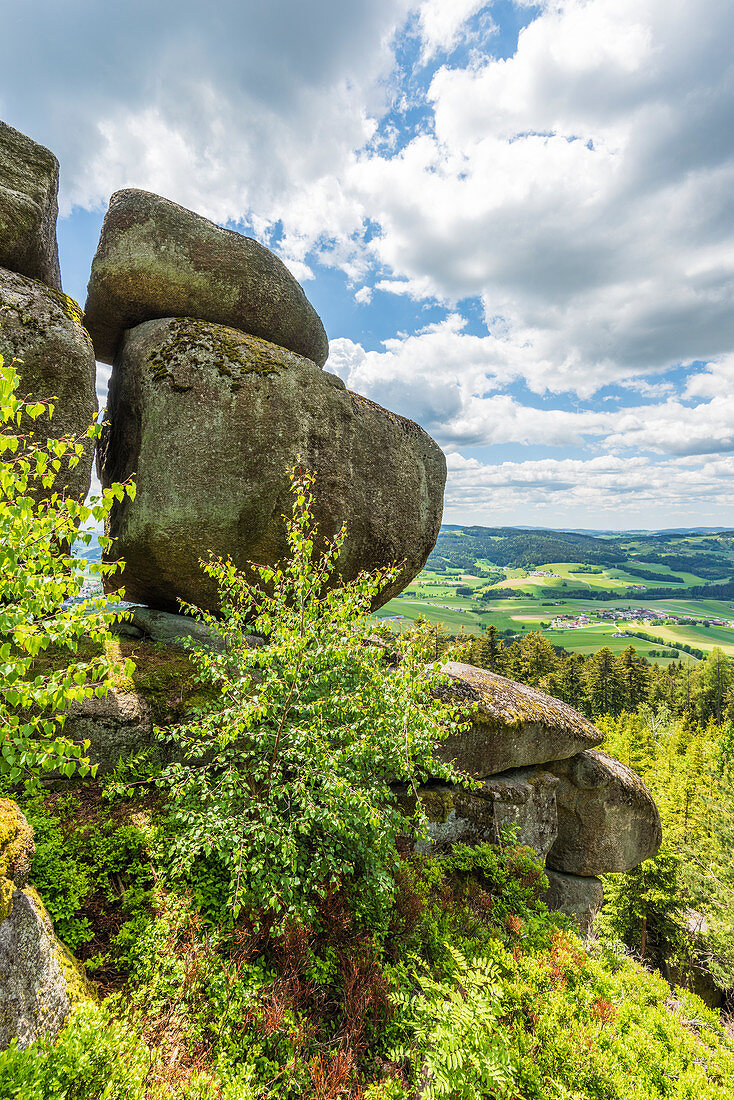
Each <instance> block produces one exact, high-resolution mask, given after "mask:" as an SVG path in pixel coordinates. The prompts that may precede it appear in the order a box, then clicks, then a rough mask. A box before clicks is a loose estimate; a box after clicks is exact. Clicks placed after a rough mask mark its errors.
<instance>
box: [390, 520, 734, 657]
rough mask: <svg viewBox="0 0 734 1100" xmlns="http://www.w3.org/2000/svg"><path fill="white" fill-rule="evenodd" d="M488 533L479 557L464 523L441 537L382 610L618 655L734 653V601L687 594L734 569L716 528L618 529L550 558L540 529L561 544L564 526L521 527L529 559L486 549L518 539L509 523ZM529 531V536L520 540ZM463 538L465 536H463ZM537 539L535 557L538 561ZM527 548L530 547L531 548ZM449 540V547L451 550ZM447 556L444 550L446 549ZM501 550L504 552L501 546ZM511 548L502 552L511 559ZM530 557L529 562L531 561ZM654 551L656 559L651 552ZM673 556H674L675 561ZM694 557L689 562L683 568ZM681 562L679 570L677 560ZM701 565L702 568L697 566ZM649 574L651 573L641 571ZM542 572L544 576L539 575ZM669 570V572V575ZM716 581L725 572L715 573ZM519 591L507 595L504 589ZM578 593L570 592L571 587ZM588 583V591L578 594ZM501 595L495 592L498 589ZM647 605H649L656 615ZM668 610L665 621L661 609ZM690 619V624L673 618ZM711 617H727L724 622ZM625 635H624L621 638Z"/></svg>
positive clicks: (522, 552)
mask: <svg viewBox="0 0 734 1100" xmlns="http://www.w3.org/2000/svg"><path fill="white" fill-rule="evenodd" d="M472 530H474V531H479V532H483V533H485V534H484V537H483V538H482V540H481V541H479V540H478V542H477V546H478V549H479V548H481V553H482V556H477V557H475V558H473V559H472V557H471V553H470V552H468V551H467V550H466V545H467V543H466V539H465V538H463V536H464V533H463V532H460V531H450V532H448V534H447V535H446V536H444V535H443V533H442V535H441V536H440V538H439V543H438V544H437V550H436V551H434V554H432V555H431V558H430V559H429V562H428V567H427V568H426V569H424V570H423V572H422V573H420V574H419V575H418V577H416V578H415V580H413V581H412V582H411V584H410V585H408V586H407V588H406V589H405V591H404V592H402V593H401V594H400V596H398V597H396V598H395V599H393V600H391V601H390V602H389V603H388V604H387V605H386V606H385V607H383V608H382V609H381V610H380V611H379V612H378V613H377V615H376V617H377V618H378V619H382V620H386V621H387V622H388V623H389V624H390V625H391V626H392V627H393V628H395V629H406V628H407V627H408V626H410V624H411V623H412V622H413V621H414V620H415V619H416V618H418V617H420V616H422V617H424V618H426V619H427V620H428V621H429V622H433V623H437V624H441V625H442V626H443V627H444V628H445V629H446V630H447V631H448V632H449V633H452V634H457V633H460V632H462V631H463V632H464V633H466V634H476V633H481V632H482V631H483V630H485V629H486V628H487V627H488V626H490V625H494V626H495V627H496V628H497V630H498V631H499V632H501V633H503V634H504V635H505V636H510V635H513V636H517V635H522V634H525V633H528V632H530V631H535V630H542V631H543V632H544V633H546V634H547V636H548V639H549V641H551V642H552V644H553V645H557V646H560V647H562V648H563V649H565V650H567V651H568V652H570V653H582V654H588V653H593V652H595V651H596V650H598V649H600V648H601V647H602V646H608V647H609V648H610V649H611V650H612V652H614V653H621V652H622V650H624V649H625V648H626V647H627V646H629V645H634V646H635V648H636V649H637V651H638V653H640V654H641V655H642V656H645V657H647V658H648V659H649V660H650V661H653V662H655V663H657V664H663V665H664V664H668V663H670V662H671V661H673V660H678V659H681V660H684V661H689V662H694V663H695V662H696V661H697V658H696V657H695V656H693V655H691V654H687V653H684V652H683V651H681V650H678V649H677V648H676V647H677V646H681V645H688V646H691V647H693V648H695V649H698V650H701V651H702V652H703V653H708V652H710V651H711V650H712V649H713V648H714V646H719V647H720V648H721V649H723V651H724V652H725V653H727V654H728V655H734V625H732V624H734V600H732V599H721V600H716V599H710V598H708V599H696V598H692V597H688V598H687V597H686V593H687V592H688V591H689V590H691V589H693V590H695V589H698V588H701V587H702V586H705V585H707V584H711V583H712V576H713V575H715V574H718V576H719V577H721V580H722V583H723V582H725V581H727V580H729V579H730V578H731V576H732V575H734V553H733V551H732V544H731V542H730V541H729V540H728V539H723V538H722V539H712V538H711V537H710V536H696V535H687V536H670V535H666V536H661V537H660V539H658V540H655V539H653V538H652V536H645V537H644V538H642V537H641V538H638V539H634V538H630V539H627V540H622V539H620V538H619V537H618V536H614V537H612V536H608V537H607V539H606V541H604V540H602V539H601V538H593V539H592V538H586V539H580V538H579V537H578V536H575V539H576V541H575V542H574V541H571V536H570V535H569V536H568V539H569V541H568V546H569V547H570V548H571V550H572V551H573V556H575V557H576V558H578V557H579V556H582V555H580V554H579V552H578V547H579V544H580V545H581V546H582V547H583V548H587V547H588V548H589V560H587V561H579V560H576V561H543V560H540V559H538V557H537V548H538V547H539V546H540V547H542V545H543V542H542V541H539V537H541V538H542V537H543V536H548V537H551V535H552V540H553V541H552V545H553V546H554V547H558V546H563V545H564V543H563V541H562V540H563V538H564V536H563V535H562V534H559V533H557V532H553V533H550V532H532V533H527V532H526V533H523V532H519V531H516V532H514V538H515V540H516V542H517V545H518V553H517V555H516V556H517V557H518V559H520V558H525V559H526V562H525V563H523V564H519V562H515V563H512V562H510V563H508V564H500V563H499V562H497V561H494V560H492V558H491V557H489V556H488V555H487V552H486V551H487V548H489V549H490V551H491V548H492V546H493V545H497V546H499V545H500V543H501V544H502V547H503V551H504V549H505V546H506V544H507V543H508V542H509V543H511V539H512V536H513V533H511V534H510V536H509V537H508V531H507V529H497V530H498V531H499V532H500V533H501V535H502V538H501V539H500V535H499V534H498V535H494V534H492V532H493V530H494V529H486V528H478V529H472ZM523 534H525V535H526V536H527V537H526V538H525V539H523V537H522V536H523ZM456 536H462V538H461V539H460V540H457V538H456ZM612 541H613V544H614V546H615V547H616V548H617V549H616V554H612V553H610V552H608V553H607V554H606V556H607V557H609V558H611V557H612V556H616V558H617V560H616V561H612V560H609V561H605V560H604V557H605V554H604V552H603V551H602V552H599V550H598V547H599V546H601V547H605V546H606V547H609V546H610V544H611V543H612ZM454 545H460V546H461V548H462V549H461V551H460V553H458V554H457V553H456V552H455V551H454V552H453V558H454V559H457V558H458V561H459V564H457V565H453V564H452V547H453V546H454ZM534 546H535V547H536V563H533V561H532V553H533V550H532V548H533V547H534ZM524 547H526V549H524ZM447 548H448V549H447ZM442 552H443V553H444V554H445V555H446V556H444V557H441V553H442ZM498 556H500V555H499V554H498ZM507 556H508V555H507V554H506V552H505V557H507ZM528 558H530V561H529V562H528V561H527V559H528ZM648 558H651V559H652V560H647V559H648ZM668 561H670V562H671V563H672V564H668V563H667V562H668ZM689 562H690V563H691V567H690V568H684V566H685V565H687V564H688V563H689ZM673 565H675V566H676V568H673V567H672V566H673ZM694 566H695V568H696V569H701V572H695V571H694ZM645 572H648V573H649V574H651V575H652V577H650V578H648V577H645V576H643V575H642V574H643V573H645ZM542 574H545V575H542ZM668 578H670V579H668ZM717 580H718V578H717ZM651 587H654V588H655V589H661V588H668V587H669V588H670V598H669V599H655V600H654V601H653V600H646V591H647V589H648V588H651ZM508 590H509V591H513V592H516V593H517V596H516V597H513V598H510V599H508V598H506V597H504V596H503V593H506V592H507V591H508ZM564 590H566V591H568V590H570V591H572V592H573V593H574V595H573V596H572V597H569V596H568V595H566V592H565V591H564ZM584 590H585V591H587V592H588V593H589V598H586V599H585V598H584V597H583V596H582V595H578V593H579V592H580V591H584ZM599 590H603V591H605V592H613V593H615V594H616V593H618V594H619V598H618V599H607V600H599V599H595V598H594V594H595V592H597V591H599ZM494 591H496V592H497V597H493V592H494ZM642 609H646V610H650V611H651V612H652V614H651V615H650V616H649V617H644V616H643V615H642ZM613 611H618V612H628V613H629V614H628V615H626V614H625V615H624V616H622V615H620V618H619V619H618V620H616V621H615V620H613V619H611V618H609V617H608V616H609V613H610V612H613ZM583 615H585V616H587V617H588V619H589V620H590V621H589V622H588V624H584V625H582V626H576V627H570V626H564V625H560V624H559V625H557V626H554V625H552V624H553V623H554V620H556V619H563V618H566V619H568V618H574V619H575V618H577V617H578V616H583ZM661 615H662V616H665V618H664V619H662V620H661V618H660V616H661ZM676 618H677V619H682V618H686V619H688V620H691V621H688V622H680V621H675V620H676ZM711 620H723V622H724V623H725V625H720V623H717V624H714V623H713V622H712V621H711ZM640 632H642V633H646V634H649V635H653V636H654V637H655V639H659V640H656V641H649V640H646V639H643V638H640V637H638V636H637V635H639V633H640ZM618 635H622V636H618Z"/></svg>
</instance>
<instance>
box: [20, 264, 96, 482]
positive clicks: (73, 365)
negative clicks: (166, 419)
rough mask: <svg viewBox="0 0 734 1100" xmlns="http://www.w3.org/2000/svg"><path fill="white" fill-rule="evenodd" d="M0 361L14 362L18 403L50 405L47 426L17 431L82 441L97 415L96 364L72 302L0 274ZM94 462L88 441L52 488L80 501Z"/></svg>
mask: <svg viewBox="0 0 734 1100" xmlns="http://www.w3.org/2000/svg"><path fill="white" fill-rule="evenodd" d="M0 355H1V356H2V357H3V359H4V361H5V363H6V364H10V363H11V362H12V361H13V360H16V361H17V364H18V366H17V369H18V373H19V375H20V387H19V394H20V396H21V397H28V396H30V397H33V398H34V399H36V400H50V399H51V398H54V399H55V400H54V406H55V407H54V413H53V416H52V417H51V419H50V420H49V418H48V417H47V416H42V417H41V418H40V419H38V420H35V421H28V422H27V423H25V422H24V423H23V424H22V430H24V431H31V432H33V433H34V435H35V436H36V437H37V438H38V439H39V440H44V441H45V440H46V439H47V438H48V437H51V438H53V439H58V438H60V437H61V436H64V435H65V436H72V437H74V438H79V437H80V436H82V435H83V433H84V432H85V431H86V429H87V428H88V427H89V425H90V424H91V423H93V421H94V419H95V417H96V415H97V395H96V393H95V388H94V381H95V362H94V351H93V349H92V342H91V340H90V339H89V335H88V333H87V331H86V329H85V328H84V326H83V325H82V316H81V310H80V309H79V307H78V306H77V304H76V302H74V300H73V299H72V298H69V297H67V295H66V294H62V293H61V292H60V291H58V290H55V289H53V288H51V287H49V286H46V285H44V283H41V282H39V281H37V280H36V279H31V278H29V277H28V276H26V275H20V274H18V273H17V272H14V271H7V270H5V269H3V268H0ZM93 459H94V443H93V441H91V440H87V441H86V445H85V451H84V456H83V458H82V460H81V461H80V462H79V464H78V465H77V466H76V467H75V468H73V469H69V468H67V467H66V466H65V465H62V469H61V472H60V474H59V477H58V479H57V483H56V485H55V488H56V489H60V488H61V486H62V485H64V486H66V488H67V490H68V492H69V493H70V495H71V496H73V497H74V498H76V499H77V500H83V499H84V497H85V496H86V495H87V492H88V491H89V483H90V477H91V471H92V462H93Z"/></svg>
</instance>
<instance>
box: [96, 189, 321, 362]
mask: <svg viewBox="0 0 734 1100" xmlns="http://www.w3.org/2000/svg"><path fill="white" fill-rule="evenodd" d="M159 317H193V318H198V319H200V320H203V321H212V322H214V323H216V324H220V325H227V326H228V327H230V328H236V329H239V330H240V331H242V332H247V333H251V334H252V335H253V336H259V337H260V338H261V339H263V340H268V341H270V342H271V343H273V344H278V345H280V346H281V347H284V348H287V349H288V350H290V351H293V352H296V353H297V354H298V355H303V356H305V357H307V358H308V359H312V360H313V362H314V363H316V364H317V365H318V366H322V365H323V364H324V363H325V362H326V358H327V356H328V354H329V344H328V340H327V339H326V333H325V332H324V328H323V325H322V324H321V321H320V320H319V317H318V315H317V313H316V311H315V310H314V308H313V306H312V305H311V304H310V302H309V301H308V299H307V298H306V295H305V294H304V293H303V290H302V289H301V287H300V286H299V284H298V283H297V282H296V280H295V279H294V278H293V276H292V275H291V273H290V272H289V271H288V268H287V267H286V266H285V264H284V263H282V262H281V260H279V259H278V257H277V256H275V255H274V254H273V253H272V252H270V250H269V249H267V248H264V247H263V245H261V244H259V243H258V242H257V241H254V240H252V239H251V238H250V237H243V236H242V235H241V234H240V233H234V232H232V230H229V229H220V227H219V226H218V225H215V224H214V223H213V222H210V221H207V219H206V218H202V217H200V216H199V215H198V214H194V213H193V212H192V211H190V210H185V209H184V207H182V206H178V205H177V204H176V203H174V202H169V201H168V199H163V198H161V197H160V196H159V195H153V194H151V193H150V192H148V191H136V190H127V191H117V192H116V193H115V194H114V195H113V196H112V198H111V199H110V206H109V210H108V212H107V216H106V217H105V220H104V225H103V227H102V235H101V237H100V241H99V246H98V248H97V253H96V255H95V257H94V260H93V262H92V274H91V278H90V280H89V290H88V297H87V303H86V306H85V310H84V321H85V324H86V326H87V328H88V329H89V332H90V333H91V336H92V340H93V341H94V347H95V351H96V353H97V358H98V359H101V360H102V361H103V362H105V363H112V362H113V360H114V358H115V354H116V352H117V349H118V346H119V344H120V342H121V340H122V338H123V335H124V333H125V330H126V329H129V328H135V327H136V326H137V325H139V324H141V323H142V322H143V321H151V320H154V319H156V318H159Z"/></svg>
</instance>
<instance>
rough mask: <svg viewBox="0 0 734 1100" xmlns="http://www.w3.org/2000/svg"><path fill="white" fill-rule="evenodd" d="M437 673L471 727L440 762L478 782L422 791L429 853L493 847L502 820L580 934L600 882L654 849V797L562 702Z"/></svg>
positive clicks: (458, 668) (549, 897)
mask: <svg viewBox="0 0 734 1100" xmlns="http://www.w3.org/2000/svg"><path fill="white" fill-rule="evenodd" d="M442 671H443V672H444V673H445V674H446V676H447V677H448V681H447V683H446V684H445V685H444V686H442V687H441V688H440V689H439V695H440V696H441V697H442V698H445V699H446V700H447V702H451V703H453V704H459V705H460V707H461V709H462V710H464V712H465V714H466V715H467V716H468V718H469V719H470V721H469V724H468V725H467V727H466V728H465V729H464V730H463V731H462V732H460V733H458V734H455V735H453V736H452V737H451V738H449V739H448V740H446V741H444V742H443V744H442V745H441V746H440V756H441V758H442V759H443V760H445V761H447V762H452V763H453V764H454V765H455V766H456V767H457V768H458V769H459V770H460V771H465V772H468V773H469V774H470V775H471V776H472V777H473V778H475V779H481V780H483V782H482V784H481V788H480V790H470V791H465V790H461V789H459V788H456V789H455V788H453V787H449V786H447V785H446V784H429V785H428V786H427V787H426V788H425V792H426V812H427V814H428V817H429V829H428V837H429V839H428V847H429V848H437V849H439V850H440V848H441V847H442V846H444V847H445V846H446V845H447V844H450V843H456V842H457V841H464V842H469V843H477V842H478V841H481V840H490V841H491V840H493V839H495V838H496V836H497V829H498V827H501V826H502V825H503V824H504V823H509V824H514V825H517V826H519V834H518V840H519V841H520V842H521V843H525V844H528V845H529V846H530V847H531V848H533V849H534V850H535V851H536V852H537V854H538V855H539V856H541V857H543V858H545V859H546V862H547V867H548V878H549V888H548V890H547V891H546V895H545V900H546V902H547V904H548V906H549V907H550V908H552V909H558V910H560V911H561V912H564V913H566V914H567V915H568V916H570V917H571V918H572V919H573V920H574V921H575V923H576V924H577V926H578V927H579V929H580V931H581V932H582V933H583V934H586V933H587V932H588V931H589V929H590V927H591V923H592V921H593V918H594V916H595V915H596V913H597V912H598V910H599V908H600V907H601V904H602V900H603V887H602V883H601V882H600V881H599V879H598V877H597V876H598V875H600V874H605V873H609V872H614V871H626V870H629V869H630V868H632V867H635V866H637V864H638V863H641V862H642V861H643V860H645V859H649V858H650V857H651V856H653V855H655V853H656V852H657V850H658V848H659V847H660V843H661V840H662V829H661V825H660V815H659V814H658V810H657V806H656V805H655V802H654V800H653V799H652V797H651V795H650V793H649V792H648V790H647V788H646V787H645V785H644V784H643V782H642V780H641V779H640V778H639V776H637V775H636V774H635V773H634V772H633V771H631V769H630V768H627V767H625V766H624V765H623V764H620V763H619V762H618V761H617V760H615V759H614V758H613V757H610V756H607V755H606V753H603V752H599V751H598V750H597V749H596V748H595V747H594V746H596V745H598V744H600V743H601V741H602V735H601V734H600V733H599V731H598V730H597V729H596V727H595V726H593V725H592V723H591V722H589V721H588V719H586V718H584V716H583V715H581V714H579V713H578V711H575V710H573V709H572V708H571V707H569V706H568V705H567V704H565V703H563V702H561V701H560V700H558V699H554V698H552V697H551V696H549V695H545V694H544V693H543V692H541V691H537V690H536V689H534V688H529V687H526V686H524V685H523V684H518V683H515V682H514V681H513V680H508V679H506V678H505V677H504V676H497V675H495V674H494V673H492V672H487V671H486V670H484V669H480V668H474V667H473V666H471V665H465V664H457V663H455V662H449V663H448V664H446V665H444V667H443V670H442ZM551 777H553V779H551ZM553 780H555V782H554V781H553ZM510 792H512V796H511V797H508V796H509V795H510ZM529 792H532V794H531V793H529ZM541 792H542V793H541ZM421 793H423V792H421ZM406 809H407V810H410V809H411V806H410V804H409V800H408V803H406ZM418 846H420V842H419V845H418Z"/></svg>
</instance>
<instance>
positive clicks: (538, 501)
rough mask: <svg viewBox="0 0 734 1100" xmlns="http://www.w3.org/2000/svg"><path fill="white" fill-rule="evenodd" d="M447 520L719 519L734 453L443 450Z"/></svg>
mask: <svg viewBox="0 0 734 1100" xmlns="http://www.w3.org/2000/svg"><path fill="white" fill-rule="evenodd" d="M447 457H448V467H449V477H448V484H447V490H446V507H445V511H444V520H445V521H447V522H451V521H452V520H458V519H461V520H463V521H464V522H466V521H467V518H471V517H478V518H479V521H480V522H483V523H487V524H499V523H504V522H508V521H509V522H513V521H514V522H518V519H517V517H518V516H522V520H521V521H520V522H522V523H526V524H528V523H529V524H532V523H536V524H538V525H547V526H551V527H562V526H571V525H581V526H585V527H598V528H605V527H610V526H637V527H640V528H649V527H654V526H655V525H656V524H666V525H667V524H668V523H669V522H670V517H671V515H672V516H675V522H676V523H677V524H681V525H689V526H690V525H698V524H701V523H703V522H705V523H710V524H712V525H719V526H720V525H723V524H725V523H726V520H725V519H723V516H724V514H725V513H726V512H727V511H728V512H729V514H731V509H732V508H733V507H734V457H731V456H727V457H726V458H723V459H712V460H706V461H701V462H698V463H695V464H691V463H690V462H689V461H687V460H686V461H683V460H681V459H674V460H671V461H667V462H653V461H650V460H649V459H646V458H644V457H641V456H635V457H630V458H619V457H616V456H602V457H598V458H593V459H590V460H587V461H583V460H579V459H536V460H529V461H527V462H502V463H500V464H498V465H488V464H483V463H481V462H479V461H478V460H477V459H472V458H466V457H465V456H463V455H462V454H460V453H458V452H452V453H450V454H449V455H448V456H447Z"/></svg>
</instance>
